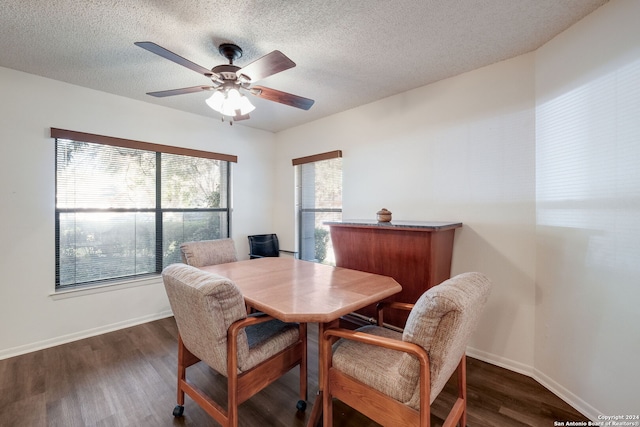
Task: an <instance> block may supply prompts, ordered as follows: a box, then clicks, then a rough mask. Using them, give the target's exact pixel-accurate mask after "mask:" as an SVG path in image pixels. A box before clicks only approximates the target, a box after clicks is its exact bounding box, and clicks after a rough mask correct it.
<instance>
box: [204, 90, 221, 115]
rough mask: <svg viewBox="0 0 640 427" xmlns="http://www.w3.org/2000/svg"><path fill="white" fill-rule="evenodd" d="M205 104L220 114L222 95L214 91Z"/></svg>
mask: <svg viewBox="0 0 640 427" xmlns="http://www.w3.org/2000/svg"><path fill="white" fill-rule="evenodd" d="M205 102H206V103H207V105H208V106H209V107H211V108H212V109H213V110H215V111H218V112H220V111H222V104H223V103H224V94H223V93H222V92H221V91H219V90H216V91H215V92H213V95H211V96H210V97H209V98H207V100H206V101H205Z"/></svg>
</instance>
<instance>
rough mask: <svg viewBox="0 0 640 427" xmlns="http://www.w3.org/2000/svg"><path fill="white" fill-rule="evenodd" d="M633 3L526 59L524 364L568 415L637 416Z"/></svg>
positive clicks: (638, 53) (639, 201) (636, 10)
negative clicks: (530, 302) (532, 208)
mask: <svg viewBox="0 0 640 427" xmlns="http://www.w3.org/2000/svg"><path fill="white" fill-rule="evenodd" d="M638 18H640V2H638V1H636V0H628V1H627V0H616V1H613V2H611V3H608V4H606V5H605V6H603V7H601V8H600V9H598V10H597V11H596V12H595V13H593V14H591V15H590V16H587V17H586V18H585V19H583V20H582V21H581V22H579V23H578V24H576V25H574V26H573V27H571V28H570V29H569V30H567V31H565V32H564V33H563V34H561V35H559V36H558V37H556V38H555V39H553V40H552V41H551V42H549V43H547V44H546V45H545V46H544V47H542V48H541V49H539V50H538V51H537V53H536V100H537V101H536V110H537V114H536V116H537V124H536V134H537V148H536V152H537V154H536V157H537V161H536V171H537V224H538V230H537V236H538V243H537V253H538V264H537V276H538V281H537V282H538V283H537V284H538V288H537V292H536V305H537V307H536V341H535V367H536V369H537V370H538V371H539V372H538V375H539V376H540V377H541V378H542V379H543V381H544V382H546V383H548V384H549V385H550V386H551V387H553V388H555V389H556V390H559V391H561V392H562V393H564V394H565V395H566V396H567V397H568V398H569V399H571V400H573V401H574V402H575V403H576V406H578V408H579V409H582V411H583V412H584V413H587V414H589V415H591V416H592V418H594V417H596V416H597V414H604V415H617V414H638V411H639V410H640V397H639V396H640V392H639V391H638V384H640V369H639V368H638V362H637V361H638V355H640V25H638Z"/></svg>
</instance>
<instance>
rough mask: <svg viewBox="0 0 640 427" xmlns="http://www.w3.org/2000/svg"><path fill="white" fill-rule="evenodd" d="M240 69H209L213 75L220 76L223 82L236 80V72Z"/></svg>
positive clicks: (225, 67)
mask: <svg viewBox="0 0 640 427" xmlns="http://www.w3.org/2000/svg"><path fill="white" fill-rule="evenodd" d="M239 69H240V67H238V66H236V65H231V64H229V65H217V66H215V67H213V68H212V69H211V71H213V72H214V73H216V74H218V75H220V76H222V78H223V79H225V80H236V79H237V78H238V76H237V75H236V71H238V70H239Z"/></svg>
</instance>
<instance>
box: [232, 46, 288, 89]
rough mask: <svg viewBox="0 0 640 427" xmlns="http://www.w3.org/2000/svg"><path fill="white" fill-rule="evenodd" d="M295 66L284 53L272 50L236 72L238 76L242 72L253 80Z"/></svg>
mask: <svg viewBox="0 0 640 427" xmlns="http://www.w3.org/2000/svg"><path fill="white" fill-rule="evenodd" d="M295 66H296V63H295V62H293V61H292V60H290V59H289V58H288V57H287V56H286V55H285V54H284V53H282V52H280V51H279V50H274V51H273V52H271V53H268V54H266V55H265V56H263V57H262V58H259V59H256V60H255V61H253V62H252V63H250V64H249V65H247V66H246V67H244V68H241V69H240V70H238V71H237V72H236V74H237V75H238V77H240V76H241V75H243V74H244V75H245V76H246V77H248V78H249V80H251V81H252V82H255V81H258V80H262V79H264V78H265V77H269V76H272V75H274V74H276V73H279V72H280V71H284V70H288V69H289V68H293V67H295Z"/></svg>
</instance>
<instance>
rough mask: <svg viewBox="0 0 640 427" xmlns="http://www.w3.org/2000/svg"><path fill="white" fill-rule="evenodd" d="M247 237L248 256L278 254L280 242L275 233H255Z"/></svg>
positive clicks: (251, 257)
mask: <svg viewBox="0 0 640 427" xmlns="http://www.w3.org/2000/svg"><path fill="white" fill-rule="evenodd" d="M247 237H248V238H249V258H250V259H255V258H265V257H278V256H280V244H279V243H278V236H276V235H275V234H256V235H253V236H247Z"/></svg>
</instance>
